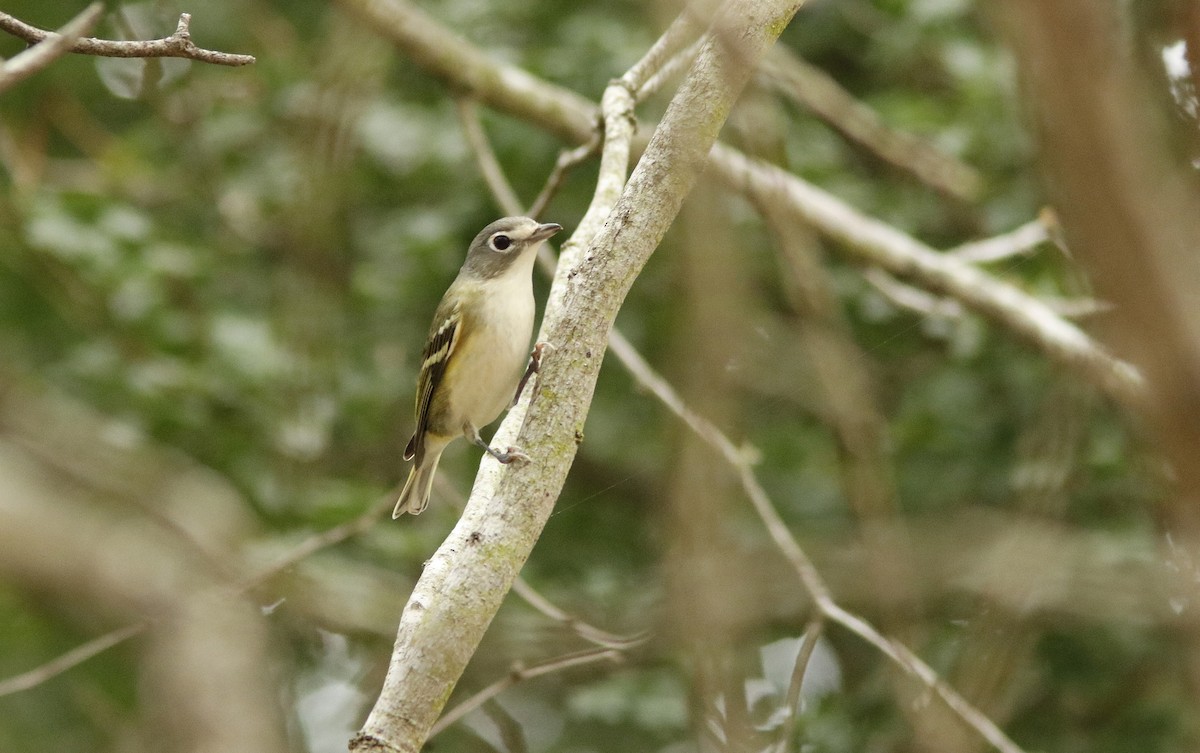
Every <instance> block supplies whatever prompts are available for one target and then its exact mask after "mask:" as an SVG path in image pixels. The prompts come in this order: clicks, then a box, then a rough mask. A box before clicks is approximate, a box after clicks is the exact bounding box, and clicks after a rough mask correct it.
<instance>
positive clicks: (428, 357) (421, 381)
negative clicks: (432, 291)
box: [404, 301, 462, 460]
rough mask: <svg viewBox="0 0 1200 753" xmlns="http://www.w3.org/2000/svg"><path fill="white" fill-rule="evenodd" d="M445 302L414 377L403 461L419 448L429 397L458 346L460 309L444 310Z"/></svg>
mask: <svg viewBox="0 0 1200 753" xmlns="http://www.w3.org/2000/svg"><path fill="white" fill-rule="evenodd" d="M444 307H445V301H443V305H442V306H438V311H437V313H436V314H434V317H433V321H434V326H433V328H432V329H431V330H430V332H429V342H427V343H426V344H425V350H424V351H422V353H421V374H420V376H419V377H417V428H416V430H415V431H414V432H413V436H412V439H410V440H409V441H408V446H407V447H405V448H404V459H405V460H412V459H413V457H415V456H417V455H419V454H420V453H421V450H422V449H423V444H424V436H425V430H426V429H427V428H429V408H430V406H431V405H432V404H433V394H434V393H435V392H436V391H437V388H438V385H439V384H441V382H442V377H443V376H444V375H445V374H446V365H447V364H449V363H450V356H451V355H453V354H454V348H455V346H457V345H458V341H459V335H460V334H461V332H462V327H461V324H462V306H461V305H459V304H458V303H455V304H451V305H450V306H449V307H448V310H447V309H446V308H444Z"/></svg>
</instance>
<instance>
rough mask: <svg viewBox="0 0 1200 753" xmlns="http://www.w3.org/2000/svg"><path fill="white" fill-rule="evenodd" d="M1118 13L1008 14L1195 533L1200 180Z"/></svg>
mask: <svg viewBox="0 0 1200 753" xmlns="http://www.w3.org/2000/svg"><path fill="white" fill-rule="evenodd" d="M1121 15H1122V12H1121V11H1119V10H1118V9H1117V8H1114V7H1111V6H1110V5H1108V4H1106V3H1092V2H1088V1H1087V0H1060V1H1059V2H1054V3H1043V2H1037V1H1032V0H1021V1H1020V2H1014V3H1010V4H1008V5H1007V6H1006V8H1005V14H1003V15H1002V16H1001V17H1002V18H1003V20H1005V21H1007V29H1006V33H1007V35H1008V39H1009V43H1010V44H1011V46H1012V47H1013V48H1014V51H1015V55H1014V58H1015V59H1016V60H1017V62H1018V68H1019V70H1020V73H1021V74H1022V79H1023V83H1024V84H1025V87H1024V90H1026V91H1028V92H1030V93H1031V95H1032V96H1031V103H1030V110H1031V112H1032V113H1033V114H1034V118H1033V121H1032V122H1034V123H1036V124H1037V127H1038V134H1037V135H1038V137H1039V142H1040V143H1039V156H1040V161H1041V163H1042V167H1043V168H1044V171H1045V174H1046V176H1047V181H1046V182H1047V183H1048V185H1049V187H1050V189H1051V190H1052V191H1053V194H1054V195H1053V198H1054V201H1055V208H1056V209H1057V211H1058V213H1059V216H1060V218H1061V220H1062V230H1063V234H1064V235H1065V236H1066V238H1067V243H1068V245H1069V247H1070V249H1071V251H1072V253H1073V254H1074V256H1075V258H1077V259H1078V260H1079V262H1080V264H1082V265H1083V266H1084V268H1085V269H1086V270H1087V272H1088V277H1089V280H1091V281H1092V282H1093V283H1094V284H1095V287H1096V290H1097V291H1098V294H1099V295H1100V296H1101V297H1102V298H1103V300H1106V301H1111V302H1112V303H1113V304H1114V306H1116V309H1117V311H1118V312H1119V313H1120V315H1119V316H1114V317H1111V321H1109V322H1106V323H1107V324H1108V326H1107V327H1106V328H1105V334H1106V337H1108V338H1109V339H1110V340H1111V342H1112V345H1113V348H1114V350H1116V351H1117V352H1119V353H1122V354H1126V355H1127V356H1128V357H1129V358H1130V360H1131V361H1132V362H1133V363H1135V364H1137V367H1138V368H1139V369H1140V370H1142V371H1143V372H1144V373H1145V375H1146V381H1147V383H1148V385H1149V387H1148V389H1147V393H1148V400H1146V402H1145V406H1144V407H1145V408H1146V409H1147V415H1148V417H1149V418H1150V420H1151V422H1152V425H1153V427H1154V429H1155V430H1156V431H1155V433H1156V435H1157V439H1158V442H1159V443H1160V445H1161V447H1162V449H1163V451H1164V454H1165V455H1166V456H1167V458H1168V459H1169V460H1170V462H1171V466H1172V471H1173V475H1174V478H1173V479H1172V481H1173V485H1174V486H1175V488H1176V490H1177V492H1178V495H1177V497H1175V498H1174V499H1172V500H1171V502H1170V503H1169V504H1168V505H1167V506H1166V508H1165V510H1164V511H1163V512H1164V513H1165V517H1166V518H1168V519H1169V527H1170V528H1171V529H1172V532H1173V535H1174V536H1175V537H1176V538H1178V539H1188V540H1193V539H1195V538H1196V537H1197V536H1200V463H1198V462H1196V449H1197V447H1200V318H1198V317H1197V316H1196V312H1197V310H1198V304H1200V257H1198V256H1197V254H1196V239H1197V238H1200V191H1198V190H1197V185H1196V180H1195V177H1196V175H1195V170H1194V169H1191V166H1189V165H1188V164H1187V162H1186V161H1185V159H1184V158H1183V157H1182V155H1181V154H1180V153H1179V152H1178V151H1176V150H1174V149H1172V148H1171V146H1170V145H1171V144H1173V143H1175V136H1176V134H1172V133H1170V131H1169V130H1168V128H1169V126H1168V124H1167V122H1165V120H1166V119H1165V118H1164V117H1162V116H1163V113H1162V112H1161V110H1160V108H1159V102H1158V96H1159V94H1160V93H1159V92H1158V91H1157V87H1158V86H1159V84H1158V83H1157V82H1155V81H1152V80H1151V79H1150V78H1149V77H1147V76H1145V73H1144V68H1143V66H1142V61H1141V60H1140V59H1138V58H1137V57H1136V56H1135V55H1134V54H1133V53H1132V52H1131V51H1130V49H1129V48H1128V45H1129V43H1128V40H1127V39H1126V38H1125V36H1124V30H1123V28H1122V20H1120V18H1119V17H1120V16H1121ZM1189 46H1190V40H1189ZM1193 52H1194V51H1193ZM1194 73H1195V71H1193V74H1194ZM1167 556H1168V557H1170V556H1172V555H1171V553H1168V554H1167ZM1178 564H1180V565H1181V567H1183V568H1184V570H1185V571H1186V572H1187V573H1188V574H1187V575H1186V576H1184V577H1182V578H1181V583H1180V587H1181V588H1182V589H1184V590H1185V591H1186V600H1188V601H1192V602H1193V603H1195V601H1194V600H1195V597H1196V595H1197V589H1196V582H1197V580H1200V568H1197V567H1196V566H1195V565H1193V564H1191V563H1178ZM1195 642H1196V649H1195V652H1194V662H1195V669H1194V670H1193V672H1194V675H1195V677H1196V680H1195V685H1196V687H1197V689H1198V690H1197V692H1198V693H1200V638H1197V639H1196V641H1195Z"/></svg>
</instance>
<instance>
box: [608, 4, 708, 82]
mask: <svg viewBox="0 0 1200 753" xmlns="http://www.w3.org/2000/svg"><path fill="white" fill-rule="evenodd" d="M701 28H702V25H701V23H700V19H699V18H697V17H696V15H695V12H694V9H693V8H692V7H691V6H690V5H685V6H684V8H683V10H682V11H681V12H680V13H679V15H678V16H676V17H675V20H674V21H672V22H671V25H670V26H668V27H667V29H666V31H664V32H663V33H662V35H661V36H659V38H658V40H657V41H655V42H654V44H653V45H651V47H650V49H649V50H647V51H646V54H645V55H643V56H642V59H641V60H639V61H637V62H636V63H634V64H633V65H632V66H631V67H630V68H629V70H627V71H625V74H624V75H623V76H621V78H620V81H621V84H622V85H623V86H624V87H625V88H626V89H628V90H629V93H630V94H632V95H634V96H635V97H637V96H638V95H639V94H640V92H641V90H642V88H643V87H644V86H645V85H646V82H647V81H649V80H650V79H651V78H652V77H654V76H655V75H656V74H657V73H658V72H659V71H660V70H662V68H663V66H664V65H666V64H667V63H668V62H670V61H671V59H672V58H673V57H674V56H675V55H676V54H677V53H678V52H679V50H680V48H682V47H683V44H684V40H686V39H688V38H689V37H693V36H695V35H696V34H697V33H698V32H699V31H700V29H701ZM693 46H694V45H693ZM693 57H694V55H693Z"/></svg>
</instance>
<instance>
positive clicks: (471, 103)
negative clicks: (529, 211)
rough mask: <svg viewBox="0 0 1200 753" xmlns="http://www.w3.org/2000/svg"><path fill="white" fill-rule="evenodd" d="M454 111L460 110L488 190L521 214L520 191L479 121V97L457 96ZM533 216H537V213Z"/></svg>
mask: <svg viewBox="0 0 1200 753" xmlns="http://www.w3.org/2000/svg"><path fill="white" fill-rule="evenodd" d="M454 110H455V112H457V113H458V122H459V123H461V124H462V128H463V133H464V134H466V137H467V143H468V144H469V145H470V147H471V151H472V152H473V153H474V154H475V161H476V162H478V163H479V172H480V173H482V174H483V180H484V181H485V182H486V183H487V185H488V189H489V190H491V192H492V195H493V196H495V197H496V201H497V202H498V203H499V204H500V206H501V207H503V208H504V211H505V212H506V213H507V214H513V215H515V214H521V209H520V207H521V200H520V199H519V198H517V192H516V191H514V190H513V187H512V183H509V182H508V178H507V177H506V176H505V175H504V169H503V168H501V167H500V160H498V159H497V158H496V152H495V150H494V149H492V142H491V141H489V140H488V137H487V134H486V133H484V131H483V123H481V122H479V107H478V106H477V105H476V103H475V100H473V99H470V98H468V97H456V98H455V99H454ZM532 216H534V217H536V216H537V215H532Z"/></svg>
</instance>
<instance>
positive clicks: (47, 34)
mask: <svg viewBox="0 0 1200 753" xmlns="http://www.w3.org/2000/svg"><path fill="white" fill-rule="evenodd" d="M191 23H192V16H191V14H190V13H181V14H179V24H178V26H176V27H175V33H174V34H172V35H171V36H169V37H163V38H162V39H151V40H145V41H127V42H126V41H114V40H109V39H93V38H91V37H85V38H82V39H77V40H75V42H74V43H72V44H71V45H70V51H71V52H75V53H79V54H81V55H99V56H102V57H113V58H185V59H187V60H195V61H198V62H201V63H212V64H213V65H229V66H235V67H236V66H242V65H250V64H251V63H253V62H254V56H253V55H235V54H233V53H229V52H218V51H216V50H206V49H203V48H201V47H197V46H196V45H195V43H193V42H192V35H191V31H190V30H189V28H188V27H189V26H190V25H191ZM0 31H6V32H8V33H9V34H12V35H13V36H14V37H17V38H19V39H24V40H25V41H26V42H29V43H30V44H37V43H39V42H41V41H43V40H46V39H56V38H57V37H58V36H59V35H58V34H56V33H55V32H52V31H46V30H44V29H39V28H37V27H36V26H30V25H29V24H27V23H25V22H24V21H21V20H19V19H17V18H14V17H13V16H11V15H9V14H7V13H0Z"/></svg>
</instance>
